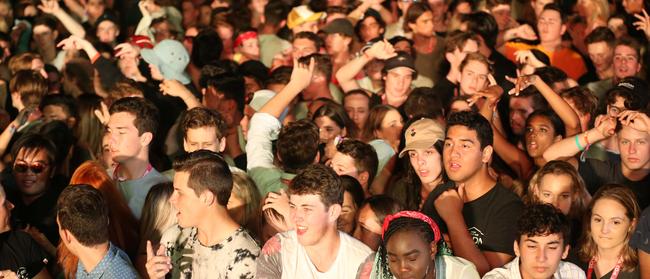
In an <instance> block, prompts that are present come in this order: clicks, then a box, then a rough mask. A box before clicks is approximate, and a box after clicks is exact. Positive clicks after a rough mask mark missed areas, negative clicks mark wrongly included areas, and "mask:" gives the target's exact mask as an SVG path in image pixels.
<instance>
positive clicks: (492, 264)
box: [427, 111, 523, 274]
mask: <svg viewBox="0 0 650 279" xmlns="http://www.w3.org/2000/svg"><path fill="white" fill-rule="evenodd" d="M492 153H493V147H492V128H491V126H490V123H489V122H488V121H487V119H485V118H483V116H481V115H480V114H478V113H476V112H469V111H466V112H458V113H454V114H451V115H450V116H449V119H448V120H447V130H446V136H445V142H444V148H443V154H442V156H443V165H444V167H445V173H446V174H447V176H448V177H449V180H450V181H451V183H455V186H456V187H457V188H458V190H457V191H446V192H444V193H442V194H441V195H440V196H438V198H437V199H436V200H435V202H434V206H435V209H436V211H437V212H438V214H439V215H440V217H442V220H443V221H445V224H446V225H447V228H448V230H449V236H450V238H451V245H452V247H454V253H455V254H456V255H458V256H460V257H463V258H465V259H467V260H469V261H471V262H472V263H474V265H476V267H477V270H478V271H479V273H480V274H485V273H486V272H487V271H489V270H490V269H493V268H496V267H500V266H502V265H503V264H505V263H507V262H509V261H510V260H511V259H512V258H513V256H514V251H513V247H512V243H513V241H514V239H515V235H516V226H515V222H516V220H517V219H518V218H519V214H520V212H521V209H522V208H523V204H522V202H521V200H520V199H519V197H517V196H516V195H515V194H514V193H513V192H512V191H510V190H508V189H506V188H505V187H503V186H502V185H501V184H498V183H497V182H496V181H495V179H494V178H493V177H492V176H490V174H489V172H488V168H489V162H490V161H491V159H492ZM429 202H430V201H429V200H427V203H429Z"/></svg>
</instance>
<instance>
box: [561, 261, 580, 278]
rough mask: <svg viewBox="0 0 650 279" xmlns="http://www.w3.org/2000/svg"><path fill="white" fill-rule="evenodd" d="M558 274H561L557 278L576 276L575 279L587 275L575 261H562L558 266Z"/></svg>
mask: <svg viewBox="0 0 650 279" xmlns="http://www.w3.org/2000/svg"><path fill="white" fill-rule="evenodd" d="M556 274H559V276H557V278H575V279H584V278H586V277H587V276H586V275H585V272H584V270H582V269H581V268H580V267H579V266H577V265H575V264H574V263H570V262H565V261H560V265H559V266H558V267H557V272H556Z"/></svg>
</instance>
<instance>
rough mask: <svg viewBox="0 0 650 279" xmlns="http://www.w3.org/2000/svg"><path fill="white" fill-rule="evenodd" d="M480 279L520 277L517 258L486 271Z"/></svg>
mask: <svg viewBox="0 0 650 279" xmlns="http://www.w3.org/2000/svg"><path fill="white" fill-rule="evenodd" d="M562 278H564V277H562ZM567 278H568V277H567ZM482 279H521V274H520V273H519V258H518V257H515V259H513V260H512V261H510V262H508V263H506V264H505V265H503V266H502V267H497V268H495V269H492V270H490V271H489V272H488V273H486V274H485V275H483V278H482Z"/></svg>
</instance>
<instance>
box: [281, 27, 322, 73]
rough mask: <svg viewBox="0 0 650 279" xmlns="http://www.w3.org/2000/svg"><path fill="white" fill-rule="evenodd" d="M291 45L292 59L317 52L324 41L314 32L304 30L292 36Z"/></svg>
mask: <svg viewBox="0 0 650 279" xmlns="http://www.w3.org/2000/svg"><path fill="white" fill-rule="evenodd" d="M291 46H292V50H291V57H293V59H300V58H302V57H305V56H308V55H312V54H314V53H318V52H319V51H320V49H321V48H322V47H324V46H325V42H323V39H321V38H320V37H318V35H316V33H312V32H306V31H304V32H300V33H297V34H295V35H294V36H293V40H292V41H291ZM289 66H290V65H289Z"/></svg>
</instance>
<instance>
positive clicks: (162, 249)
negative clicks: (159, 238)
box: [156, 244, 166, 256]
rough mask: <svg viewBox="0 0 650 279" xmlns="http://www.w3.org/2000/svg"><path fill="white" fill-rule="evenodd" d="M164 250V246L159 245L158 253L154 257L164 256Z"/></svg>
mask: <svg viewBox="0 0 650 279" xmlns="http://www.w3.org/2000/svg"><path fill="white" fill-rule="evenodd" d="M165 250H166V247H165V245H162V244H160V246H158V251H156V256H165V252H166V251H165Z"/></svg>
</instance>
